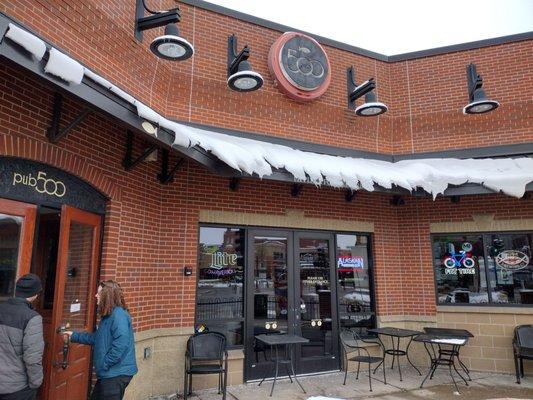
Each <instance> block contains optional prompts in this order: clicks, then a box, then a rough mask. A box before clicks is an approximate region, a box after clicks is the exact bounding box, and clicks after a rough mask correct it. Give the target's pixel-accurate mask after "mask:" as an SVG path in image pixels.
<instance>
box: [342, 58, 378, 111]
mask: <svg viewBox="0 0 533 400" xmlns="http://www.w3.org/2000/svg"><path fill="white" fill-rule="evenodd" d="M346 78H347V88H348V108H349V109H350V110H354V111H355V114H356V115H359V116H360V117H373V116H375V115H380V114H383V113H386V112H387V111H388V109H389V108H388V107H387V106H386V105H385V104H383V103H380V102H379V101H377V98H376V93H375V92H374V89H375V88H376V82H375V81H374V78H370V79H369V80H367V81H366V82H363V83H362V84H360V85H359V86H357V85H356V83H355V77H354V69H353V67H350V68H348V69H347V71H346ZM363 95H365V102H364V103H363V104H361V105H360V106H359V107H356V106H355V101H356V100H357V99H358V98H359V97H361V96H363Z"/></svg>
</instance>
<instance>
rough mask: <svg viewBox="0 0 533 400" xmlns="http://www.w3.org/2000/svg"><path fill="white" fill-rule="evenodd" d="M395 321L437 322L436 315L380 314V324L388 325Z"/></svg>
mask: <svg viewBox="0 0 533 400" xmlns="http://www.w3.org/2000/svg"><path fill="white" fill-rule="evenodd" d="M391 322H394V323H398V322H407V323H411V322H427V323H435V322H437V316H436V315H382V316H378V326H387V324H389V323H391Z"/></svg>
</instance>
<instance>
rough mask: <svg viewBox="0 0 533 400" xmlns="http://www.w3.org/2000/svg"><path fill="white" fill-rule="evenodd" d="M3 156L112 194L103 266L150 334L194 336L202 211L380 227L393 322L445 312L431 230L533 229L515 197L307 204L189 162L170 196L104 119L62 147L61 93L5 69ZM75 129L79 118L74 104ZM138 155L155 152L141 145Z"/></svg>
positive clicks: (377, 254) (314, 192)
mask: <svg viewBox="0 0 533 400" xmlns="http://www.w3.org/2000/svg"><path fill="white" fill-rule="evenodd" d="M0 89H1V90H0V93H1V97H0V122H1V125H0V126H2V131H1V132H0V154H7V155H17V156H21V157H25V158H30V159H35V160H39V161H43V162H45V163H49V164H52V165H55V166H58V167H60V168H62V169H65V170H67V171H70V172H72V173H74V174H76V175H78V176H80V177H82V178H83V179H85V180H87V181H88V182H89V183H91V184H93V185H94V186H96V187H97V188H98V189H100V190H101V191H102V192H104V193H105V194H107V195H108V196H109V197H110V198H111V201H110V203H109V207H108V211H107V215H106V223H105V235H104V249H103V258H102V274H103V278H109V277H116V279H118V280H119V281H121V282H123V283H124V285H125V288H126V292H127V294H128V300H130V303H131V305H132V311H133V314H134V316H135V321H136V325H137V327H138V328H140V329H150V328H154V327H175V326H191V324H192V323H193V318H194V300H195V276H192V277H184V276H183V274H182V267H183V266H193V267H195V266H196V257H197V234H198V214H199V211H200V210H201V209H213V210H230V211H240V212H254V213H267V214H269V213H270V214H283V213H284V212H285V210H286V209H301V210H303V211H304V212H305V215H306V216H308V217H315V218H320V217H322V218H333V219H339V220H355V221H369V222H374V226H375V233H374V260H375V265H376V290H377V305H378V312H379V314H381V315H392V314H408V315H428V314H434V313H435V300H434V281H433V271H432V266H431V254H430V251H431V248H430V242H429V225H430V223H431V222H435V221H460V220H470V219H471V216H472V213H495V214H496V218H499V219H508V218H531V217H532V215H533V201H531V200H518V199H514V198H509V197H506V196H503V195H485V196H465V197H463V198H462V200H461V202H460V203H458V204H454V203H451V202H450V201H449V199H445V198H443V199H438V200H437V201H435V202H433V201H432V200H431V199H428V198H407V199H406V205H405V206H401V207H392V206H390V204H389V196H386V195H382V194H369V193H363V192H361V193H359V194H358V195H357V197H356V199H355V201H354V202H352V203H347V202H345V201H344V192H343V191H340V190H335V189H330V188H315V187H313V186H306V187H305V188H304V190H303V192H302V194H301V196H300V197H296V198H295V197H291V196H290V189H291V187H290V185H287V184H284V183H274V182H263V181H258V180H248V179H247V180H244V181H243V182H242V183H241V186H240V188H239V190H238V191H236V192H233V191H230V190H229V188H228V181H227V180H226V179H222V178H219V177H216V176H214V175H212V174H210V173H208V172H207V171H205V170H204V169H203V168H201V167H199V166H198V165H195V164H194V163H193V162H186V163H185V165H184V167H183V168H182V169H181V170H180V171H179V173H178V174H177V176H176V181H175V182H174V183H172V184H170V185H168V186H163V185H160V184H159V183H158V182H157V181H156V179H155V176H156V174H157V172H158V164H156V163H142V164H141V165H140V166H138V167H137V168H135V169H134V170H133V171H132V172H125V171H124V170H123V168H122V167H121V165H120V162H121V160H122V157H123V154H124V146H125V132H124V130H123V129H121V128H120V127H118V126H116V125H115V124H113V123H112V122H109V121H108V120H107V119H105V118H104V117H102V116H100V115H96V114H91V116H90V117H89V119H88V120H87V121H85V122H84V123H83V124H82V125H81V126H80V127H78V128H76V130H75V131H73V132H72V133H70V134H69V136H67V137H66V138H65V139H63V140H62V141H61V142H60V143H59V144H58V145H52V144H49V143H48V142H47V141H46V137H45V131H46V128H47V126H48V124H49V122H50V118H51V109H52V97H53V94H52V92H51V91H50V90H48V89H46V88H45V87H42V86H41V85H40V84H39V83H38V82H36V81H35V80H34V79H32V78H29V77H28V76H26V75H24V74H22V73H21V72H17V71H15V70H14V69H12V68H11V67H7V66H1V67H0ZM67 106H68V107H67V109H68V112H67V113H66V114H65V119H64V121H69V120H70V119H71V118H72V116H73V115H74V113H75V111H76V109H77V108H78V107H77V105H76V104H74V103H73V102H71V101H67ZM136 143H137V145H136V149H135V151H136V152H137V153H138V152H140V151H141V149H142V148H143V145H142V144H141V143H140V142H139V141H138V142H136Z"/></svg>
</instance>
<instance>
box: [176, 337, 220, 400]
mask: <svg viewBox="0 0 533 400" xmlns="http://www.w3.org/2000/svg"><path fill="white" fill-rule="evenodd" d="M210 374H218V393H219V394H220V393H222V399H223V400H226V387H227V383H228V351H227V349H226V336H224V335H223V334H222V333H219V332H203V333H195V334H194V335H192V336H191V337H190V338H189V340H188V341H187V351H186V352H185V372H184V384H183V399H184V400H187V396H188V395H190V394H191V393H192V376H193V375H210Z"/></svg>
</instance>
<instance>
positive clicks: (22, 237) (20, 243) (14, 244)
mask: <svg viewBox="0 0 533 400" xmlns="http://www.w3.org/2000/svg"><path fill="white" fill-rule="evenodd" d="M36 215H37V206H35V205H33V204H26V203H21V202H18V201H13V200H7V199H2V198H0V300H1V299H3V298H7V297H12V296H13V295H14V294H15V282H16V279H17V277H19V276H21V275H24V274H27V273H28V272H30V262H31V253H32V248H33V235H34V231H35V217H36Z"/></svg>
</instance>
